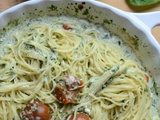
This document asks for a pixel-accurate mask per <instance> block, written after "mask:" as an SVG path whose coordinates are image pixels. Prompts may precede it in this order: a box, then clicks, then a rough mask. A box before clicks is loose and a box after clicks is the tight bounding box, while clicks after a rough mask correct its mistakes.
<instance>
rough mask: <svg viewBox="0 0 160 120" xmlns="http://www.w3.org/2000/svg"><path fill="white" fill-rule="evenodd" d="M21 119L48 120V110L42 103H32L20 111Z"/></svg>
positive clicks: (49, 115)
mask: <svg viewBox="0 0 160 120" xmlns="http://www.w3.org/2000/svg"><path fill="white" fill-rule="evenodd" d="M22 116H23V118H27V119H28V120H38V119H40V120H50V119H51V114H50V109H49V107H48V106H46V105H45V104H44V103H42V102H38V101H34V102H33V103H30V104H28V105H27V106H26V107H25V108H24V110H23V111H22Z"/></svg>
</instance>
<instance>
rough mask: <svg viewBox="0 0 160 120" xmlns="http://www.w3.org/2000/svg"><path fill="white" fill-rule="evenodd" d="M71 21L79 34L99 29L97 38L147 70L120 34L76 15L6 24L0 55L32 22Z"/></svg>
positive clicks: (155, 111)
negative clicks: (114, 46) (110, 44)
mask: <svg viewBox="0 0 160 120" xmlns="http://www.w3.org/2000/svg"><path fill="white" fill-rule="evenodd" d="M70 21H72V22H73V24H72V26H71V27H73V32H75V33H78V34H81V33H83V32H87V31H91V30H92V31H93V32H94V31H97V30H98V32H97V39H99V40H104V41H107V42H110V43H113V44H115V45H117V46H120V47H121V50H122V51H123V53H125V54H124V55H125V56H124V58H127V59H132V60H134V61H136V62H137V64H138V65H139V66H140V67H141V68H142V70H143V71H145V69H144V68H143V66H142V65H141V62H140V61H139V60H138V58H137V57H136V55H135V53H134V51H133V49H132V48H131V47H129V46H128V45H127V44H126V43H125V42H124V41H123V40H122V39H121V38H120V37H119V36H117V35H115V34H113V33H111V32H110V31H108V30H106V29H105V28H103V27H102V26H101V25H95V24H93V23H89V22H88V21H86V20H82V19H81V20H80V19H77V18H74V17H66V16H60V17H53V16H44V17H40V18H35V19H27V20H26V21H24V22H22V23H20V24H19V25H18V26H15V27H9V26H6V29H9V30H8V31H7V32H4V34H3V35H2V37H1V38H0V41H2V43H1V45H0V51H1V52H0V55H1V56H3V54H5V53H6V52H7V51H8V49H6V48H4V45H8V46H10V45H13V44H15V42H16V40H15V38H14V37H13V36H14V35H15V34H17V32H20V31H24V30H25V28H26V27H27V26H29V25H31V24H39V23H43V24H45V25H47V26H52V27H54V28H61V24H68V23H69V22H70ZM55 22H59V24H54V23H55ZM74 23H76V24H74ZM77 23H78V24H77ZM86 28H87V29H86ZM33 29H34V28H33ZM75 57H78V56H75ZM147 74H148V73H147ZM149 79H150V80H149V83H148V85H149V86H150V88H151V89H153V86H152V85H153V82H152V78H149ZM93 81H94V80H92V81H91V82H93ZM1 84H2V83H1ZM25 87H27V86H22V89H23V88H25ZM152 92H153V93H152V94H151V96H152V97H153V99H154V100H155V102H154V103H153V105H152V113H151V114H153V120H159V119H160V118H159V117H158V113H157V110H156V105H155V104H156V102H157V101H156V100H158V99H157V98H156V95H155V93H154V91H152ZM85 110H86V112H90V110H89V109H88V108H86V109H85Z"/></svg>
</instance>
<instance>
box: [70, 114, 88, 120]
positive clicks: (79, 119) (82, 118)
mask: <svg viewBox="0 0 160 120" xmlns="http://www.w3.org/2000/svg"><path fill="white" fill-rule="evenodd" d="M73 118H74V115H72V116H71V118H70V119H69V120H73ZM75 120H90V118H89V116H88V115H86V114H84V113H78V114H76V119H75Z"/></svg>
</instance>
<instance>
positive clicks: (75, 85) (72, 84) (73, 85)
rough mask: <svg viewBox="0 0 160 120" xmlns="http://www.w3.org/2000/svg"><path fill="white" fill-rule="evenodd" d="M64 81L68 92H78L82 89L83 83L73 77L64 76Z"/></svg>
mask: <svg viewBox="0 0 160 120" xmlns="http://www.w3.org/2000/svg"><path fill="white" fill-rule="evenodd" d="M64 81H65V84H66V87H67V89H68V90H80V89H82V88H83V87H84V83H83V81H81V80H79V79H78V78H76V77H74V76H66V77H64Z"/></svg>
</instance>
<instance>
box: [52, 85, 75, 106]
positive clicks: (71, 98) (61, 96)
mask: <svg viewBox="0 0 160 120" xmlns="http://www.w3.org/2000/svg"><path fill="white" fill-rule="evenodd" d="M54 93H55V95H56V98H57V100H58V101H59V102H60V103H63V104H69V103H73V104H74V103H76V94H77V93H76V92H75V91H67V90H64V89H61V88H58V87H56V88H55V89H54Z"/></svg>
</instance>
